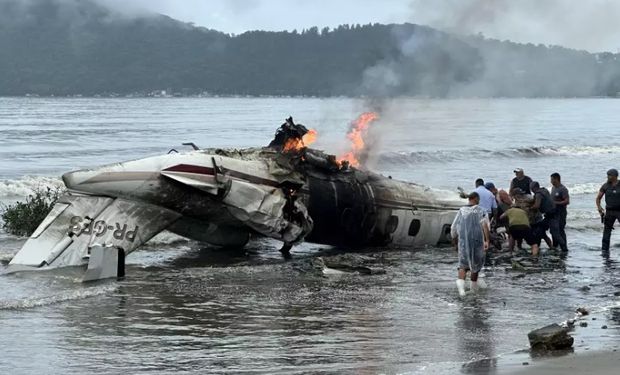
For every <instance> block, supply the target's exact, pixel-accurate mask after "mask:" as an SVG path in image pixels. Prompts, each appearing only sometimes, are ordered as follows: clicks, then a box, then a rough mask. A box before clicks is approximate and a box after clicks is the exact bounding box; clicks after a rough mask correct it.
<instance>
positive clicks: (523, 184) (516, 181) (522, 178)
mask: <svg viewBox="0 0 620 375" xmlns="http://www.w3.org/2000/svg"><path fill="white" fill-rule="evenodd" d="M513 172H514V173H515V178H513V179H512V181H511V182H510V191H512V190H513V189H515V188H519V189H521V190H522V191H523V193H524V194H532V190H531V189H530V184H531V183H532V179H531V178H529V177H528V176H526V175H525V172H524V171H523V168H517V169H515V170H514V171H513Z"/></svg>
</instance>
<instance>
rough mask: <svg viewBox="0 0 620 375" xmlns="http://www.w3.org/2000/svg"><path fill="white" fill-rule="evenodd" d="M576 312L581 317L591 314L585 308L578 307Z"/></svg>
mask: <svg viewBox="0 0 620 375" xmlns="http://www.w3.org/2000/svg"><path fill="white" fill-rule="evenodd" d="M575 312H576V313H577V315H580V316H586V315H588V314H590V312H589V311H588V310H587V309H586V308H585V307H578V308H577V310H575Z"/></svg>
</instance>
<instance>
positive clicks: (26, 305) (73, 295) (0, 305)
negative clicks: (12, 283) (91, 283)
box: [0, 284, 118, 310]
mask: <svg viewBox="0 0 620 375" xmlns="http://www.w3.org/2000/svg"><path fill="white" fill-rule="evenodd" d="M116 289H118V285H117V284H112V285H104V286H98V287H90V288H86V289H80V290H70V291H66V292H62V293H58V294H53V295H46V296H40V297H27V298H23V299H14V300H6V301H0V310H22V309H31V308H35V307H40V306H47V305H54V304H58V303H63V302H67V301H74V300H81V299H85V298H90V297H94V296H99V295H102V294H108V293H111V292H113V291H115V290H116Z"/></svg>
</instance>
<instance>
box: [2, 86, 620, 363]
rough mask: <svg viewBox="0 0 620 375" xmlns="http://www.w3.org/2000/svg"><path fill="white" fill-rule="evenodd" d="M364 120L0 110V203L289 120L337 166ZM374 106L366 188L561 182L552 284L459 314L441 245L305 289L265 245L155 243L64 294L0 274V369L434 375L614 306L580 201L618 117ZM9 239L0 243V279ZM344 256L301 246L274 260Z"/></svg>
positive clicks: (263, 132) (121, 109)
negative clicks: (375, 180) (119, 269)
mask: <svg viewBox="0 0 620 375" xmlns="http://www.w3.org/2000/svg"><path fill="white" fill-rule="evenodd" d="M365 104H366V103H364V102H363V101H353V100H348V99H329V100H320V99H12V98H1V99H0V133H1V134H2V135H3V137H0V202H4V203H11V202H13V201H15V200H17V199H23V197H24V196H25V195H27V194H28V193H29V192H30V191H31V190H32V188H34V187H35V186H37V185H41V186H50V185H54V184H57V183H58V180H57V176H58V175H59V174H60V173H62V172H64V171H67V170H71V169H75V168H81V167H88V166H93V165H99V164H104V163H109V162H114V161H122V160H127V159H132V158H139V157H143V156H146V155H155V154H158V153H165V152H167V151H168V150H169V149H170V148H175V149H178V150H181V149H183V148H184V147H185V146H180V144H181V143H182V142H188V141H192V142H195V143H196V144H198V145H199V146H202V147H231V146H236V147H241V146H258V145H264V144H267V143H268V142H269V140H270V139H271V137H272V135H273V133H274V131H275V129H276V127H277V126H278V125H279V124H280V123H281V122H282V120H283V119H284V118H285V117H286V116H288V115H289V114H290V115H293V116H294V118H295V119H296V120H297V121H299V122H302V123H304V124H306V125H307V126H309V127H313V128H315V129H317V130H318V132H319V141H318V147H321V148H325V149H327V150H329V151H334V152H337V151H339V150H340V149H341V148H342V147H343V141H342V140H343V139H344V133H345V132H346V128H347V124H348V122H349V121H350V120H351V119H353V118H355V116H356V115H357V114H358V113H359V112H361V111H363V110H365V109H367V107H366V106H365ZM373 104H375V105H376V104H377V103H373ZM381 104H382V106H383V108H382V109H383V113H384V116H383V120H382V122H381V123H378V124H376V126H377V127H379V126H380V127H381V129H383V130H384V131H383V132H382V134H381V139H380V142H379V143H380V145H381V147H380V149H379V150H377V152H376V155H375V158H374V159H375V167H374V169H376V170H378V171H380V172H383V173H384V174H390V175H392V176H394V177H395V178H400V179H405V180H409V181H415V182H419V183H423V184H426V185H429V186H431V187H433V188H434V189H440V190H444V191H445V194H454V193H453V191H454V190H455V188H456V186H463V187H465V188H468V187H471V185H472V182H473V180H474V179H475V178H477V177H483V178H485V179H486V180H491V181H494V182H495V183H496V185H498V186H500V187H505V186H507V185H508V181H509V180H510V178H511V177H512V173H511V171H512V169H514V168H515V167H523V168H525V169H526V172H527V174H528V175H530V176H531V177H533V178H535V179H539V180H540V181H543V182H547V181H548V176H549V174H550V173H551V172H555V171H557V172H559V173H561V174H562V176H563V177H564V183H565V184H566V185H567V186H568V187H569V189H570V190H571V192H572V202H571V206H570V211H569V212H570V214H569V224H568V237H569V246H570V249H571V250H570V253H569V255H568V258H567V259H566V263H567V269H566V271H565V272H562V271H555V272H545V273H539V274H532V275H527V276H526V277H519V276H518V275H517V274H515V273H512V272H507V271H506V270H505V268H506V265H489V267H487V268H486V269H485V274H486V278H487V282H488V284H489V286H490V288H489V289H488V290H487V291H485V292H483V293H482V294H480V295H478V296H468V297H467V298H466V299H465V300H459V299H458V298H457V295H456V290H455V287H454V279H455V276H456V275H455V274H456V272H455V265H456V256H455V253H454V252H453V250H451V249H435V248H428V249H407V251H404V250H401V251H390V252H385V253H384V254H383V258H382V259H383V261H384V262H385V268H386V269H387V273H386V274H385V275H371V276H362V275H356V274H343V275H333V276H329V277H326V278H320V277H316V276H312V275H309V274H303V273H300V272H298V271H296V270H294V269H293V265H292V264H291V263H290V262H288V263H287V262H283V261H282V260H281V259H280V256H279V253H278V252H277V247H278V244H277V243H275V242H272V241H267V240H260V241H257V242H255V243H252V244H250V245H249V247H248V249H247V250H248V251H247V253H244V254H227V253H222V252H219V251H216V250H214V249H209V248H206V249H205V248H202V249H201V248H200V245H199V244H196V243H193V242H190V241H186V240H183V239H180V238H177V237H174V236H172V235H169V234H164V235H160V236H158V237H157V238H156V239H154V240H153V241H151V242H150V243H149V244H148V245H147V246H146V247H145V248H144V249H143V250H140V251H137V252H135V253H133V254H132V255H131V256H130V257H129V258H128V262H129V265H128V270H127V275H128V276H127V278H126V279H125V280H124V281H122V282H115V281H113V282H110V281H106V282H100V283H96V284H86V285H83V284H81V283H80V282H79V272H78V271H77V270H66V271H62V272H55V273H47V274H18V275H12V276H0V289H1V290H2V292H1V293H0V322H1V323H2V324H1V325H0V333H1V334H0V348H1V349H2V353H3V354H2V356H0V371H1V372H3V373H7V372H10V373H32V372H35V371H37V372H43V373H63V374H66V373H76V374H77V373H85V372H109V373H118V372H131V373H137V372H153V371H163V372H170V373H172V372H175V373H176V372H183V371H201V372H235V373H237V372H264V373H287V374H289V373H307V372H339V373H377V372H385V373H403V372H405V373H418V372H420V373H447V372H448V373H449V372H453V371H456V370H459V369H463V367H462V365H463V363H465V362H469V361H473V360H479V359H485V358H494V357H496V356H498V355H502V354H505V353H510V352H513V351H515V350H518V349H522V348H524V347H527V332H528V331H530V330H531V329H534V328H538V327H539V326H541V325H545V324H548V323H551V322H558V321H562V320H564V319H566V318H569V317H572V314H573V311H574V309H575V307H577V306H581V305H586V306H589V307H591V308H593V309H597V308H600V309H606V308H609V307H610V306H614V305H616V304H617V303H618V297H616V296H614V295H613V294H614V293H615V292H617V291H619V290H620V273H619V271H618V263H617V262H618V261H619V260H620V246H616V247H615V248H614V249H613V250H612V254H611V257H610V258H609V259H604V258H602V257H601V254H600V248H599V246H600V237H601V230H602V228H601V225H600V221H599V220H598V216H597V213H596V212H595V210H594V203H593V202H594V197H595V194H596V191H597V189H598V187H599V186H600V184H602V183H603V181H604V178H605V171H606V170H607V169H608V168H610V167H618V165H616V164H615V163H618V160H620V158H619V157H620V147H619V146H617V145H619V144H620V142H619V141H620V133H619V132H615V131H612V130H611V129H613V127H614V126H616V125H617V124H618V122H619V120H620V111H618V107H619V106H620V102H619V101H616V100H610V99H592V100H397V101H394V102H389V103H381ZM613 239H615V240H616V243H618V244H620V238H617V237H612V240H613ZM22 243H23V239H19V238H15V237H12V236H9V235H7V234H5V233H2V232H0V260H2V261H3V264H4V263H6V262H8V260H10V258H11V256H12V255H13V254H14V253H15V252H16V251H17V250H18V249H19V247H20V246H21V244H22ZM346 250H347V249H328V248H325V247H321V246H316V245H312V244H304V245H302V246H300V247H299V248H298V249H296V250H295V251H294V256H295V258H297V259H299V258H305V257H312V256H317V255H320V254H331V253H333V252H342V251H346ZM381 250H383V249H376V250H375V251H381ZM0 267H4V266H0ZM583 286H589V287H590V290H587V291H582V290H580V288H581V287H583ZM606 311H616V310H606ZM614 314H615V313H608V314H606V315H605V316H606V317H607V318H605V319H607V320H606V322H608V323H607V324H608V325H609V329H608V330H607V331H606V333H605V334H606V335H607V336H608V337H607V338H606V339H605V340H606V341H605V340H603V339H601V338H600V337H597V335H598V332H596V333H593V334H592V337H590V338H589V340H592V342H585V343H576V348H577V349H578V350H579V348H582V347H585V346H588V347H590V346H594V344H595V343H594V341H597V342H605V343H610V342H611V343H612V344H617V343H618V342H619V341H620V339H618V335H617V334H618V332H619V329H620V328H619V326H618V319H614V317H615V316H616V315H617V314H616V315H614ZM616 318H617V317H616ZM601 324H602V322H601ZM587 340H588V339H587ZM601 340H602V341H601ZM612 344H610V345H612ZM465 369H467V367H466V368H465ZM487 370H488V369H485V368H482V369H481V368H476V370H475V371H476V372H484V371H487Z"/></svg>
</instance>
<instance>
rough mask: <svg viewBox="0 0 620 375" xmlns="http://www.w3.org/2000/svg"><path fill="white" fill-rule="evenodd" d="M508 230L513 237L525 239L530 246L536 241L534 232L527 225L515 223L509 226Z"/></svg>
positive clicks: (518, 239)
mask: <svg viewBox="0 0 620 375" xmlns="http://www.w3.org/2000/svg"><path fill="white" fill-rule="evenodd" d="M508 231H509V232H510V235H511V236H512V238H514V239H515V240H517V241H520V240H525V242H527V244H528V245H530V246H532V245H533V244H535V243H536V239H535V238H534V233H532V229H531V228H530V227H528V226H527V225H515V226H513V227H510V228H508Z"/></svg>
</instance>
